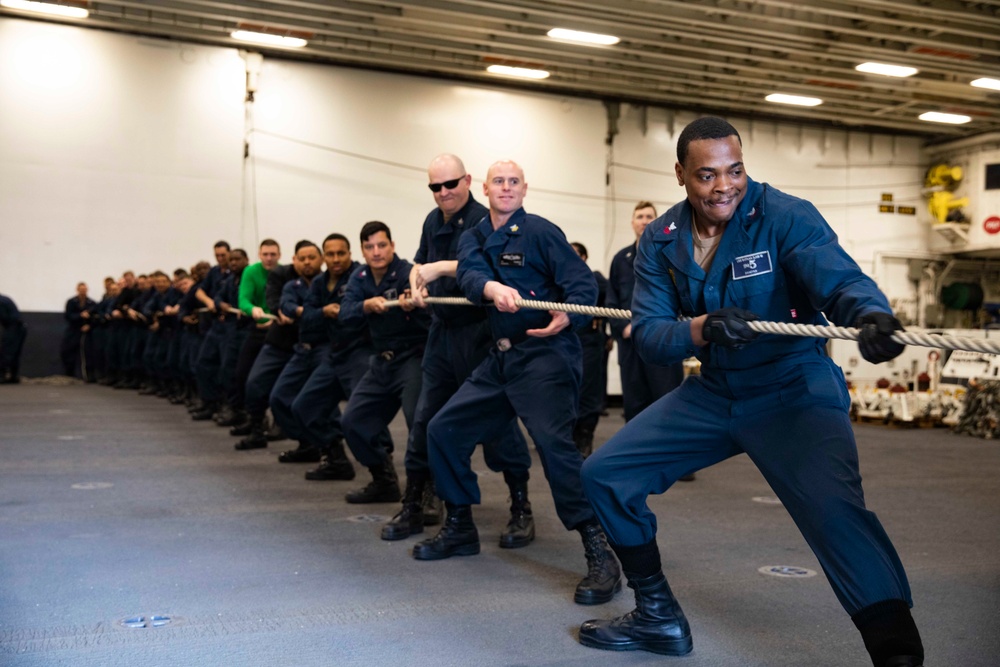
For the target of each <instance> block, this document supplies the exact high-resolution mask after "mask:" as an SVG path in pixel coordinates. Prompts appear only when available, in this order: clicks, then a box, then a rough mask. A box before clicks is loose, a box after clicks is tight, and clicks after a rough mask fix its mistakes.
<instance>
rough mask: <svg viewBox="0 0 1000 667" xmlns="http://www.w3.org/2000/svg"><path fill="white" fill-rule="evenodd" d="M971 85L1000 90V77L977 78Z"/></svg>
mask: <svg viewBox="0 0 1000 667" xmlns="http://www.w3.org/2000/svg"><path fill="white" fill-rule="evenodd" d="M969 85H970V86H975V87H976V88H989V89H990V90H1000V79H990V78H987V77H983V78H981V79H976V80H975V81H972V82H970V84H969Z"/></svg>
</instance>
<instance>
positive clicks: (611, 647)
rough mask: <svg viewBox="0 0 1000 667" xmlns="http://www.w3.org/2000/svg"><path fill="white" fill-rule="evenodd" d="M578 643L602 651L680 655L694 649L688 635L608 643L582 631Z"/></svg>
mask: <svg viewBox="0 0 1000 667" xmlns="http://www.w3.org/2000/svg"><path fill="white" fill-rule="evenodd" d="M579 640H580V643H581V644H583V645H584V646H589V647H590V648H599V649H602V650H604V651H649V652H650V653H657V654H659V655H673V656H681V655H687V654H688V653H690V652H691V651H692V650H694V643H693V642H692V641H691V637H690V635H689V636H687V637H684V638H683V639H660V640H637V641H631V642H623V643H609V642H603V641H600V640H598V639H595V638H593V637H591V636H589V635H585V634H583V633H581V634H580V637H579Z"/></svg>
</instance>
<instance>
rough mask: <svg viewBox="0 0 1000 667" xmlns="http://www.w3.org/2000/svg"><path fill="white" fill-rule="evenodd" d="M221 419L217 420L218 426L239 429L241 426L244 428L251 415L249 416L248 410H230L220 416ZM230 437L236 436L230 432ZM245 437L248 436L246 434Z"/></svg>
mask: <svg viewBox="0 0 1000 667" xmlns="http://www.w3.org/2000/svg"><path fill="white" fill-rule="evenodd" d="M219 417H220V418H219V419H217V420H215V423H216V424H218V425H219V426H232V427H233V428H239V427H240V426H244V425H245V424H246V423H247V422H248V421H249V419H250V417H249V415H247V413H246V410H243V409H239V410H230V411H229V412H228V413H227V414H225V415H219ZM230 435H234V434H233V433H232V431H230ZM243 435H246V434H245V433H244V434H243Z"/></svg>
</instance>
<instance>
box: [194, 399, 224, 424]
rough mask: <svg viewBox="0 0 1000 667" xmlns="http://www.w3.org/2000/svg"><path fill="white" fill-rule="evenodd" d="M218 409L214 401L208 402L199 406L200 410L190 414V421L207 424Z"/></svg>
mask: <svg viewBox="0 0 1000 667" xmlns="http://www.w3.org/2000/svg"><path fill="white" fill-rule="evenodd" d="M218 409H219V404H218V402H216V401H208V402H207V403H205V404H203V405H202V406H201V409H200V410H196V411H194V412H192V413H191V419H193V420H194V421H196V422H207V421H208V420H209V419H211V418H212V415H214V414H215V411H216V410H218Z"/></svg>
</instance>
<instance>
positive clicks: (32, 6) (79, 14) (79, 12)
mask: <svg viewBox="0 0 1000 667" xmlns="http://www.w3.org/2000/svg"><path fill="white" fill-rule="evenodd" d="M0 5H3V6H4V7H8V8H10V9H21V10H24V11H26V12H40V13H42V14H54V15H56V16H66V17H68V18H71V19H85V18H87V17H88V16H89V15H90V12H88V11H87V10H86V8H84V7H72V6H70V5H53V4H51V3H48V2H32V1H31V0H0Z"/></svg>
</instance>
